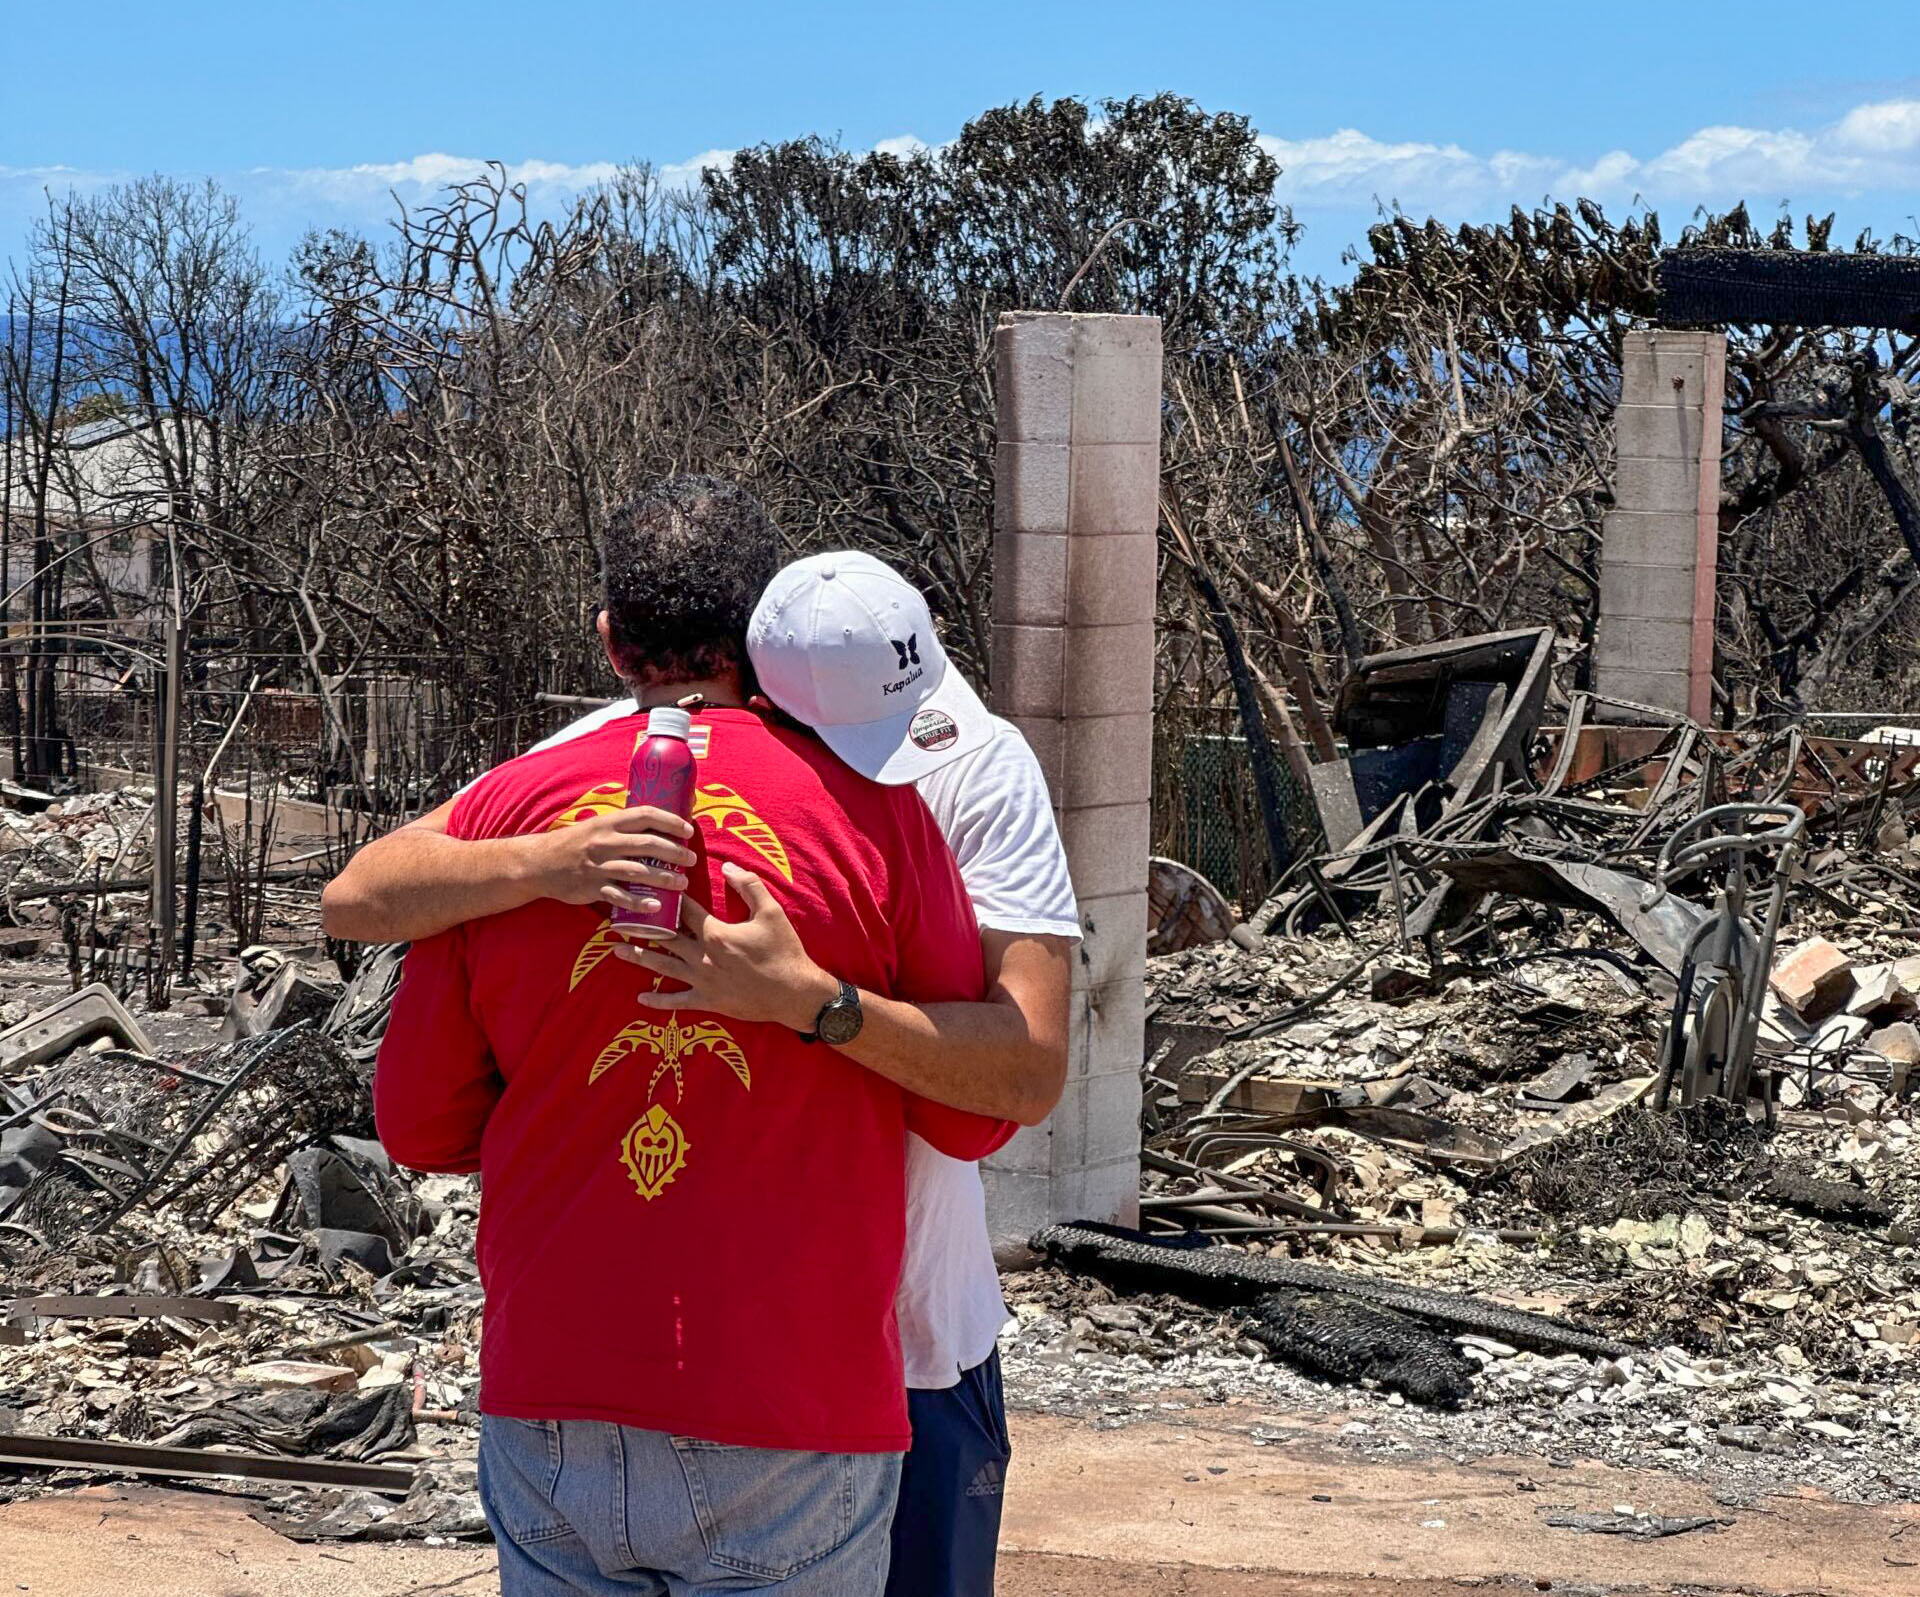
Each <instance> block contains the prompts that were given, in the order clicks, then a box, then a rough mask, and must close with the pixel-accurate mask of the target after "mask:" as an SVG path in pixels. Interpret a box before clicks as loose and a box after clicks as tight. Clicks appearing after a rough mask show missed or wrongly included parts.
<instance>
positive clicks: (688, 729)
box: [647, 704, 693, 743]
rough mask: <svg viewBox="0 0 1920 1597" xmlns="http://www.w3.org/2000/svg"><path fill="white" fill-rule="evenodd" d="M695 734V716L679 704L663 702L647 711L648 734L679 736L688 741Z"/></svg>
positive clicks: (653, 735)
mask: <svg viewBox="0 0 1920 1597" xmlns="http://www.w3.org/2000/svg"><path fill="white" fill-rule="evenodd" d="M692 734H693V717H692V716H691V715H690V714H688V712H687V711H685V710H683V709H681V708H679V707H678V706H677V705H672V704H662V705H660V706H659V707H658V708H656V709H652V710H649V711H647V736H648V737H650V738H653V737H670V738H679V739H680V740H681V742H683V743H684V742H686V741H687V739H688V738H689V737H691V736H692Z"/></svg>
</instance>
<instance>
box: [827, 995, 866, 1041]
mask: <svg viewBox="0 0 1920 1597" xmlns="http://www.w3.org/2000/svg"><path fill="white" fill-rule="evenodd" d="M865 1019H866V1017H865V1016H864V1015H862V1014H861V1013H860V1000H859V999H857V998H856V999H854V1000H853V1001H852V1002H851V1003H849V1002H847V1001H846V1000H844V999H836V1000H835V1001H834V1002H833V1003H831V1004H829V1005H827V1007H826V1008H825V1009H823V1010H822V1011H821V1012H820V1019H819V1021H818V1022H817V1023H816V1024H817V1025H818V1027H819V1032H820V1040H821V1041H822V1042H827V1043H833V1044H835V1045H838V1044H840V1043H849V1042H852V1041H853V1039H854V1038H856V1037H858V1036H859V1035H860V1026H861V1023H862V1022H863V1021H864V1020H865Z"/></svg>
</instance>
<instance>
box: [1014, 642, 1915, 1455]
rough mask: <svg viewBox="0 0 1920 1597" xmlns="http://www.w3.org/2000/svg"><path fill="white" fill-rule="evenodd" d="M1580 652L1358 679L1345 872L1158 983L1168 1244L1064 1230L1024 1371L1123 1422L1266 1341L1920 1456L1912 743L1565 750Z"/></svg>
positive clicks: (1340, 1372)
mask: <svg viewBox="0 0 1920 1597" xmlns="http://www.w3.org/2000/svg"><path fill="white" fill-rule="evenodd" d="M1551 646H1552V640H1551V638H1550V637H1549V636H1548V635H1546V634H1526V633H1523V634H1509V635H1502V636H1498V637H1495V638H1492V639H1469V640H1461V641H1460V642H1457V643H1451V644H1447V645H1443V646H1437V647H1435V648H1433V649H1430V650H1409V651H1401V652H1400V653H1398V654H1396V655H1393V656H1383V657H1380V658H1379V659H1377V660H1374V661H1370V662H1368V668H1367V669H1365V670H1363V671H1362V672H1361V673H1360V674H1359V676H1358V677H1357V678H1356V680H1355V683H1354V684H1353V685H1352V686H1351V688H1350V690H1349V698H1348V700H1347V701H1346V702H1345V704H1344V705H1343V711H1344V715H1343V722H1342V730H1343V731H1345V732H1346V733H1347V734H1348V737H1349V746H1350V750H1351V752H1350V753H1349V755H1348V757H1347V758H1346V759H1345V760H1343V761H1341V762H1339V763H1338V765H1336V766H1323V767H1316V771H1317V772H1318V773H1319V776H1318V777H1317V779H1316V785H1317V787H1318V788H1319V793H1318V797H1319V800H1320V805H1319V807H1320V812H1321V815H1322V817H1323V820H1324V822H1325V824H1326V827H1327V831H1328V836H1329V840H1330V843H1331V846H1329V847H1327V848H1325V849H1323V850H1322V851H1321V852H1319V853H1317V854H1315V855H1313V856H1311V857H1307V858H1303V859H1301V860H1299V861H1297V862H1296V863H1295V865H1294V866H1293V868H1292V869H1291V870H1290V871H1289V872H1288V873H1287V875H1286V876H1285V878H1284V879H1283V880H1282V881H1281V882H1280V884H1279V886H1278V887H1277V889H1276V890H1275V891H1274V892H1273V893H1272V894H1271V896H1270V897H1269V898H1268V900H1267V901H1266V902H1265V903H1264V904H1261V905H1259V906H1257V907H1255V908H1254V909H1253V910H1252V912H1251V913H1248V914H1246V916H1245V919H1244V923H1243V924H1241V925H1240V926H1238V927H1236V928H1235V929H1234V930H1233V932H1232V934H1231V935H1229V936H1225V937H1214V938H1206V937H1202V936H1198V935H1189V936H1185V937H1184V938H1181V939H1180V942H1181V943H1182V945H1183V946H1180V947H1179V948H1178V951H1174V952H1167V953H1161V954H1157V955H1155V956H1154V957H1153V958H1151V959H1150V961H1149V972H1148V1027H1147V1053H1148V1058H1147V1062H1146V1067H1145V1071H1146V1073H1145V1080H1144V1085H1145V1092H1144V1109H1143V1134H1144V1152H1143V1156H1142V1165H1143V1181H1142V1190H1141V1201H1140V1216H1141V1218H1140V1225H1141V1227H1142V1231H1141V1233H1140V1234H1139V1235H1138V1236H1136V1237H1135V1238H1133V1239H1131V1240H1126V1241H1121V1240H1116V1239H1113V1238H1106V1239H1100V1238H1097V1237H1094V1236H1093V1235H1092V1234H1091V1233H1088V1232H1084V1231H1082V1230H1081V1229H1079V1228H1055V1229H1054V1230H1053V1231H1050V1232H1047V1233H1043V1234H1042V1235H1041V1236H1039V1237H1037V1238H1035V1239H1034V1243H1035V1248H1036V1250H1037V1251H1038V1252H1039V1253H1040V1254H1041V1255H1042V1256H1043V1258H1044V1259H1045V1260H1046V1261H1047V1266H1048V1267H1047V1268H1044V1269H1042V1270H1041V1271H1039V1272H1036V1273H1035V1274H1034V1275H1032V1276H1029V1277H1023V1278H1017V1284H1016V1289H1015V1292H1014V1296H1015V1298H1016V1300H1017V1301H1016V1307H1017V1308H1018V1309H1019V1311H1020V1317H1021V1324H1020V1329H1019V1331H1018V1333H1017V1334H1016V1335H1015V1337H1014V1338H1012V1339H1011V1345H1012V1346H1013V1347H1015V1348H1016V1349H1018V1348H1022V1347H1025V1348H1027V1349H1030V1350H1032V1351H1033V1352H1034V1354H1035V1357H1036V1359H1042V1360H1053V1361H1056V1362H1057V1361H1059V1360H1061V1359H1075V1360H1079V1361H1081V1362H1082V1363H1083V1364H1084V1365H1086V1366H1087V1367H1089V1368H1091V1367H1094V1366H1103V1365H1104V1366H1112V1367H1113V1368H1112V1369H1111V1370H1110V1375H1111V1378H1112V1380H1113V1381H1114V1382H1115V1383H1116V1385H1115V1386H1114V1387H1113V1388H1112V1389H1113V1390H1120V1389H1122V1388H1124V1387H1125V1386H1126V1384H1127V1378H1126V1374H1125V1372H1126V1369H1128V1368H1131V1369H1133V1370H1134V1372H1135V1375H1136V1376H1137V1378H1138V1382H1139V1383H1148V1382H1150V1381H1151V1380H1152V1379H1155V1378H1158V1379H1162V1380H1164V1379H1166V1378H1167V1377H1168V1376H1169V1375H1172V1374H1175V1373H1180V1374H1183V1375H1184V1374H1185V1372H1186V1371H1187V1369H1188V1367H1189V1365H1192V1364H1193V1363H1194V1361H1195V1360H1200V1361H1202V1362H1203V1363H1204V1362H1205V1361H1206V1359H1208V1358H1209V1357H1210V1356H1211V1355H1212V1354H1214V1353H1221V1352H1232V1351H1233V1350H1234V1349H1235V1348H1236V1347H1237V1348H1238V1349H1240V1351H1241V1352H1243V1353H1245V1354H1248V1355H1252V1354H1267V1355H1271V1356H1273V1357H1275V1358H1277V1359H1280V1360H1282V1361H1284V1362H1285V1363H1286V1364H1288V1365H1290V1366H1292V1367H1294V1368H1295V1369H1297V1370H1300V1371H1303V1372H1306V1373H1308V1374H1310V1375H1312V1376H1314V1377H1315V1378H1317V1379H1319V1380H1322V1381H1331V1382H1335V1383H1349V1382H1356V1381H1357V1382H1360V1383H1363V1384H1366V1385H1372V1386H1377V1387H1379V1388H1381V1389H1382V1390H1383V1391H1384V1392H1386V1393H1394V1394H1399V1395H1400V1396H1401V1397H1404V1398H1406V1399H1411V1400H1413V1401H1415V1402H1421V1403H1434V1404H1439V1405H1454V1404H1460V1403H1466V1404H1467V1405H1469V1406H1470V1407H1474V1406H1486V1405H1495V1406H1498V1405H1514V1404H1518V1405H1522V1406H1523V1408H1526V1409H1528V1410H1531V1409H1532V1406H1534V1405H1539V1404H1541V1403H1543V1402H1545V1403H1548V1404H1550V1405H1552V1406H1554V1407H1555V1408H1559V1407H1563V1406H1564V1407H1566V1408H1567V1409H1568V1411H1569V1413H1570V1414H1571V1412H1572V1411H1573V1410H1575V1409H1586V1410H1590V1411H1591V1412H1593V1413H1596V1414H1605V1413H1607V1412H1609V1411H1612V1412H1614V1413H1617V1414H1619V1415H1622V1416H1631V1415H1634V1414H1637V1413H1638V1412H1639V1411H1640V1410H1642V1409H1643V1408H1644V1409H1645V1410H1647V1411H1648V1412H1649V1415H1650V1417H1651V1418H1652V1419H1653V1420H1655V1421H1657V1422H1659V1423H1660V1424H1670V1425H1672V1426H1676V1427H1678V1429H1679V1432H1680V1433H1681V1434H1684V1433H1686V1432H1688V1431H1692V1432H1693V1433H1695V1434H1698V1435H1701V1436H1704V1437H1713V1436H1716V1435H1718V1433H1719V1431H1720V1429H1721V1428H1722V1427H1725V1428H1727V1430H1728V1435H1729V1436H1732V1437H1734V1438H1735V1439H1736V1440H1735V1442H1733V1443H1729V1444H1728V1445H1739V1446H1747V1445H1752V1446H1755V1447H1762V1446H1764V1447H1772V1446H1776V1445H1778V1446H1780V1447H1783V1448H1784V1447H1789V1446H1805V1445H1807V1444H1808V1443H1809V1442H1810V1441H1811V1442H1813V1443H1814V1444H1815V1445H1819V1444H1820V1443H1821V1442H1822V1441H1824V1442H1825V1443H1827V1444H1831V1445H1833V1446H1835V1447H1839V1448H1847V1447H1854V1446H1868V1445H1874V1444H1875V1439H1876V1438H1877V1439H1878V1443H1880V1444H1884V1445H1886V1446H1887V1447H1888V1448H1889V1449H1890V1450H1893V1451H1898V1448H1899V1446H1904V1445H1906V1443H1907V1438H1906V1428H1907V1427H1908V1426H1910V1425H1911V1424H1912V1423H1913V1416H1914V1415H1915V1414H1916V1412H1920V1355H1916V1352H1915V1348H1916V1346H1920V1258H1917V1257H1916V1254H1915V1247H1914V1242H1915V1224H1916V1221H1917V1220H1920V1152H1917V1151H1916V1148H1915V1137H1914V1101H1913V1097H1912V1091H1913V1086H1914V1080H1913V1076H1914V1071H1915V1069H1916V1066H1920V1030H1917V1029H1916V1021H1920V957H1915V951H1916V948H1920V944H1916V942H1915V939H1916V937H1920V847H1916V844H1915V838H1916V836H1920V748H1916V747H1914V746H1913V744H1912V743H1910V742H1908V741H1904V740H1903V735H1902V734H1900V733H1898V732H1896V731H1892V730H1886V729H1883V730H1881V731H1879V732H1877V733H1875V734H1874V735H1872V736H1869V737H1865V738H1854V739H1824V738H1820V737H1817V736H1813V735H1811V734H1809V733H1807V732H1805V731H1804V730H1797V729H1786V730H1783V731H1780V732H1778V733H1751V732H1741V733H1732V732H1722V731H1716V730H1709V729H1707V728H1704V727H1701V726H1698V725H1695V724H1693V723H1691V722H1688V721H1685V720H1683V719H1678V718H1673V717H1665V716H1661V715H1658V714H1657V713H1655V712H1650V711H1646V710H1645V709H1644V708H1642V707H1639V706H1622V705H1616V704H1609V703H1607V702H1605V701H1601V700H1598V699H1595V698H1593V697H1591V696H1586V695H1582V696H1578V697H1576V698H1575V699H1574V700H1573V702H1572V703H1571V705H1570V706H1569V707H1568V708H1567V711H1566V714H1565V717H1564V720H1565V724H1564V725H1561V726H1554V727H1550V728H1546V729H1544V730H1543V728H1542V726H1541V722H1542V720H1543V717H1544V713H1545V711H1544V699H1543V695H1542V692H1541V683H1542V680H1543V679H1542V677H1541V676H1540V673H1541V672H1542V671H1543V670H1544V664H1545V662H1546V660H1547V659H1548V658H1549V657H1550V653H1551ZM1190 919H1191V917H1189V920H1190ZM1174 930H1175V931H1178V928H1177V927H1176V928H1174ZM1196 1241H1202V1242H1204V1243H1206V1244H1207V1245H1206V1246H1205V1247H1204V1248H1202V1249H1192V1248H1190V1247H1188V1246H1182V1245H1175V1244H1191V1243H1193V1242H1196ZM1310 1259H1311V1260H1312V1261H1313V1262H1312V1263H1311V1264H1309V1262H1308V1261H1309V1260H1310ZM1301 1271H1308V1272H1310V1273H1308V1274H1306V1275H1300V1274H1297V1273H1296V1272H1301ZM1314 1272H1317V1273H1314ZM1222 1279H1226V1280H1230V1281H1232V1282H1234V1283H1235V1285H1234V1288H1233V1290H1232V1291H1230V1292H1226V1293H1223V1292H1222V1290H1221V1288H1220V1285H1219V1282H1220V1281H1221V1280H1222ZM1355 1283H1359V1286H1358V1287H1356V1285H1355ZM1387 1283H1392V1284H1393V1285H1394V1286H1395V1287H1396V1288H1397V1289H1399V1290H1400V1291H1401V1292H1404V1293H1407V1294H1413V1295H1414V1297H1413V1299H1412V1300H1407V1299H1399V1298H1395V1297H1392V1296H1382V1295H1381V1290H1380V1289H1381V1288H1382V1287H1383V1286H1384V1285H1385V1284H1387ZM1419 1294H1430V1295H1431V1297H1432V1299H1433V1300H1437V1301H1439V1302H1442V1303H1445V1304H1449V1305H1452V1306H1454V1309H1452V1310H1450V1311H1449V1314H1447V1315H1436V1314H1435V1313H1433V1312H1430V1307H1431V1304H1430V1303H1427V1300H1426V1299H1422V1298H1420V1297H1419V1296H1418V1295H1419ZM1423 1303H1427V1307H1423ZM1463 1304H1465V1305H1473V1306H1475V1307H1476V1308H1477V1309H1479V1310H1480V1311H1481V1312H1482V1314H1483V1315H1485V1316H1488V1317H1487V1318H1483V1319H1480V1320H1475V1319H1474V1318H1472V1317H1471V1316H1464V1315H1460V1314H1458V1313H1457V1312H1454V1311H1455V1310H1457V1307H1458V1306H1459V1305H1463ZM1502 1310H1519V1311H1525V1312H1527V1313H1531V1314H1536V1315H1538V1314H1545V1315H1546V1316H1548V1317H1550V1318H1551V1319H1552V1320H1553V1321H1554V1322H1555V1323H1557V1324H1560V1325H1562V1326H1563V1327H1577V1328H1579V1330H1580V1331H1582V1332H1584V1333H1585V1334H1586V1335H1588V1336H1589V1337H1590V1339H1591V1340H1590V1341H1589V1342H1588V1343H1587V1344H1585V1345H1582V1344H1580V1343H1577V1342H1574V1341H1563V1342H1561V1343H1559V1344H1555V1343H1553V1342H1552V1341H1550V1340H1543V1339H1540V1338H1538V1337H1529V1336H1528V1335H1527V1334H1526V1333H1525V1332H1524V1331H1523V1330H1522V1329H1520V1328H1518V1327H1516V1326H1512V1325H1504V1326H1503V1325H1501V1324H1498V1323H1495V1321H1494V1319H1493V1318H1492V1316H1493V1315H1495V1314H1496V1313H1497V1312H1498V1311H1502ZM1134 1311H1137V1314H1135V1315H1134V1318H1131V1319H1130V1318H1128V1315H1129V1314H1131V1313H1133V1312H1134ZM1371 1311H1379V1312H1380V1313H1382V1314H1384V1315H1388V1316H1391V1318H1390V1319H1386V1320H1382V1321H1377V1322H1376V1321H1374V1320H1372V1319H1370V1318H1368V1315H1369V1313H1370V1312H1371ZM1368 1326H1371V1327H1372V1328H1373V1329H1372V1331H1371V1332H1368V1331H1366V1330H1364V1329H1363V1328H1364V1327H1368ZM1360 1349H1364V1350H1365V1353H1364V1356H1362V1355H1361V1353H1359V1352H1354V1351H1343V1350H1360ZM1403 1350H1406V1351H1404V1353H1403ZM1456 1359H1465V1360H1467V1361H1469V1367H1470V1370H1471V1377H1470V1379H1461V1378H1459V1375H1460V1370H1459V1366H1458V1365H1457V1364H1456V1363H1454V1362H1452V1361H1454V1360H1456ZM1015 1362H1016V1364H1018V1363H1019V1362H1020V1360H1019V1359H1018V1358H1016V1360H1015ZM1036 1367H1037V1368H1038V1367H1039V1366H1036ZM1448 1371H1453V1373H1452V1374H1448V1373H1447V1372H1448ZM1515 1412H1516V1413H1518V1412H1520V1410H1515ZM1622 1429H1623V1431H1625V1432H1631V1431H1633V1430H1634V1429H1635V1427H1634V1425H1633V1424H1632V1423H1627V1424H1624V1425H1623V1427H1622ZM1756 1439H1757V1440H1756Z"/></svg>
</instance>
